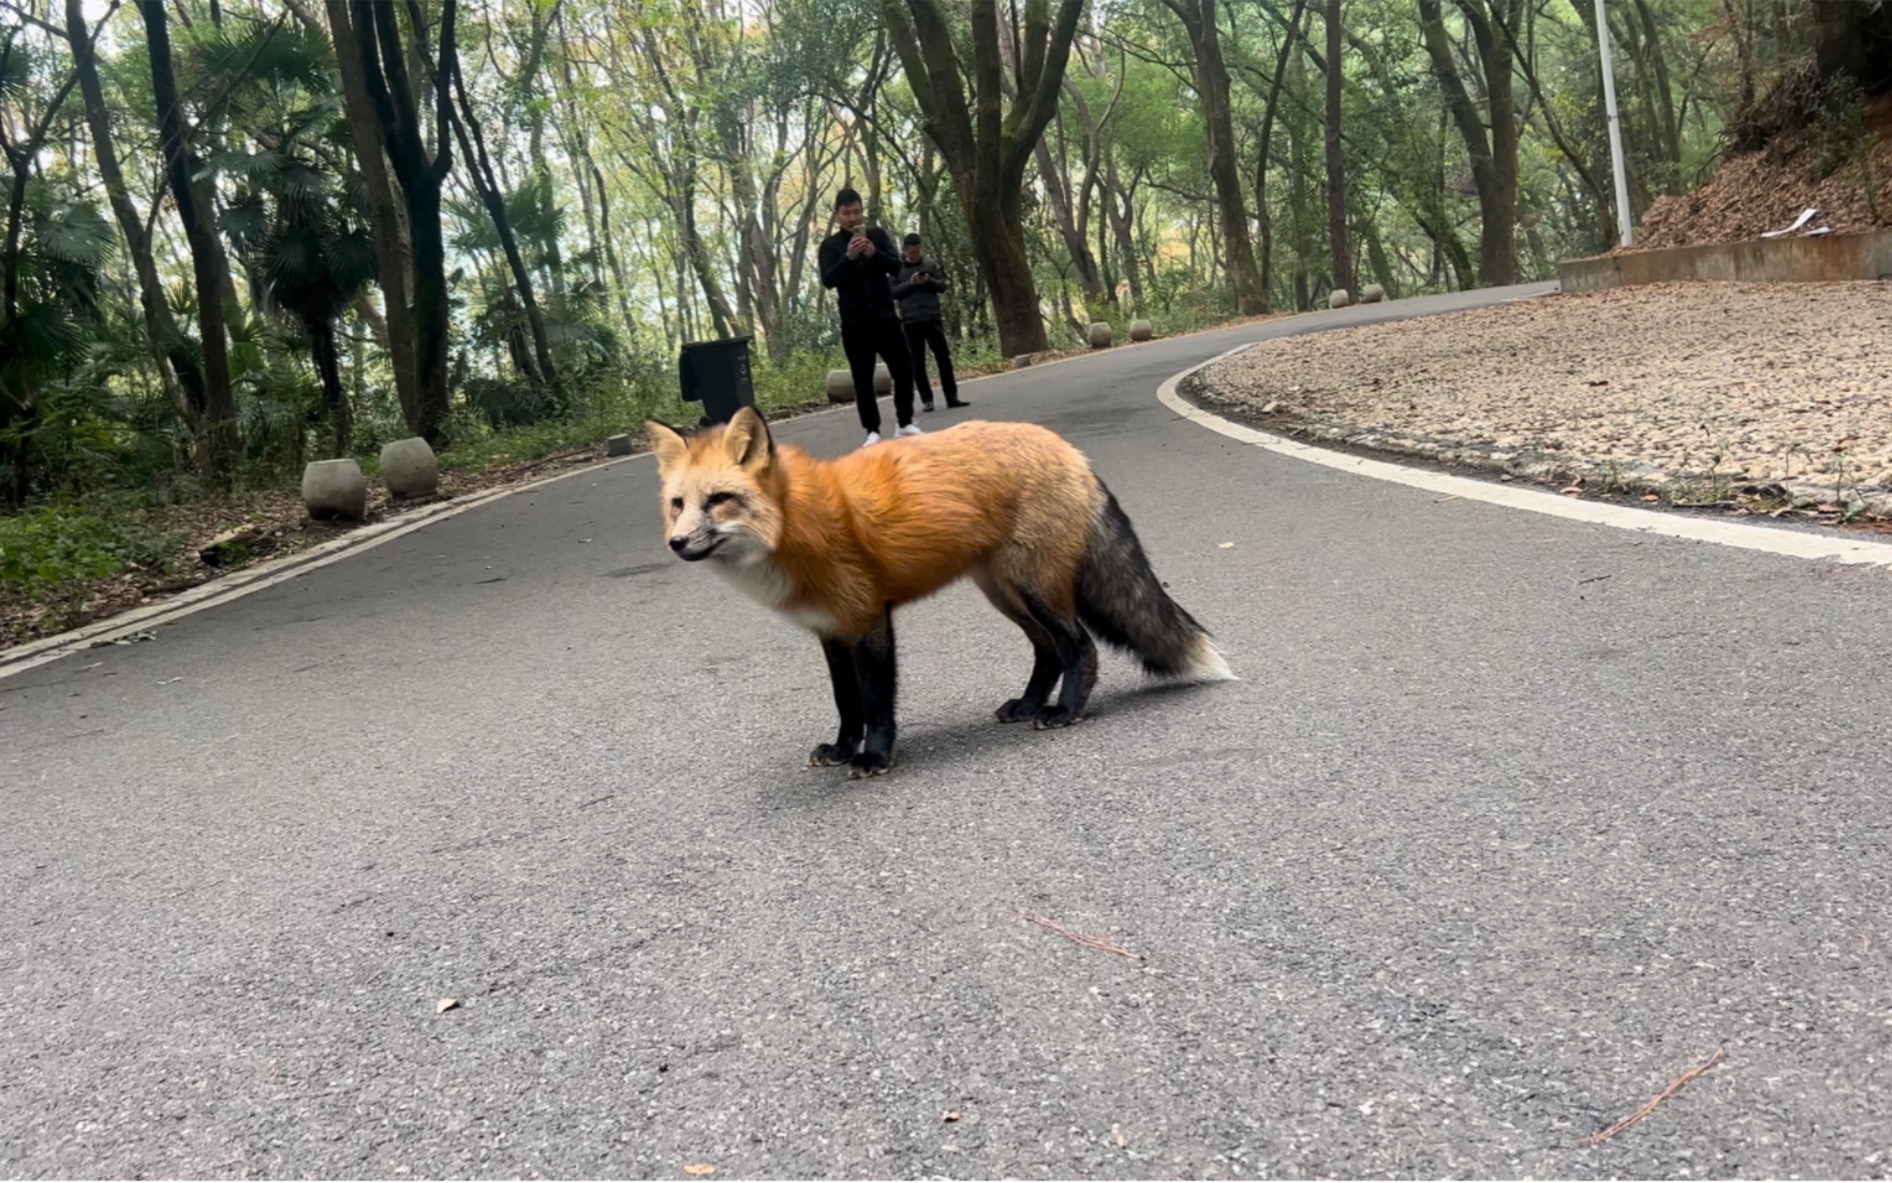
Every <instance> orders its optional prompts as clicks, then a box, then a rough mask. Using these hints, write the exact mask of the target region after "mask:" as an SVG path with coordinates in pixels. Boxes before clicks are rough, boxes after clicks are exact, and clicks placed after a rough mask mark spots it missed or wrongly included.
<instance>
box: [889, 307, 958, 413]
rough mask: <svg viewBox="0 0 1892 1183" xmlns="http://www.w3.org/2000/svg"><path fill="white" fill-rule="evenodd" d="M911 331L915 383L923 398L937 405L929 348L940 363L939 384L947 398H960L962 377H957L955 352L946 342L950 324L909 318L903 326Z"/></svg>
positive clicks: (909, 338) (950, 399)
mask: <svg viewBox="0 0 1892 1183" xmlns="http://www.w3.org/2000/svg"><path fill="white" fill-rule="evenodd" d="M900 327H901V328H902V329H903V330H904V331H905V332H906V335H907V349H908V350H910V351H911V352H912V354H913V386H914V389H916V390H918V391H919V392H920V401H921V402H923V403H925V404H926V405H927V406H929V407H930V406H932V405H933V387H932V386H931V385H930V384H929V383H928V382H927V380H926V351H927V350H928V349H931V350H932V351H933V360H934V361H937V362H938V363H939V388H940V389H941V390H943V391H945V392H946V401H947V402H949V403H950V402H957V401H958V399H959V379H957V378H955V377H953V355H952V351H951V350H950V349H948V348H947V346H946V326H944V325H942V324H941V323H940V322H939V321H936V320H909V321H905V322H903V323H902V324H901V326H900Z"/></svg>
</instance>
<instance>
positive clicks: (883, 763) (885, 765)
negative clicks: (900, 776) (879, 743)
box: [847, 752, 893, 780]
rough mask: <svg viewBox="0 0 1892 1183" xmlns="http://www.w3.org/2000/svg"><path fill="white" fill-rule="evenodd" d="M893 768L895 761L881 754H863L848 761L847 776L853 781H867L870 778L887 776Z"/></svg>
mask: <svg viewBox="0 0 1892 1183" xmlns="http://www.w3.org/2000/svg"><path fill="white" fill-rule="evenodd" d="M892 767H893V761H892V760H889V759H888V758H887V757H885V756H883V755H881V754H880V753H879V752H862V753H861V754H860V755H858V756H856V757H854V758H853V759H852V760H850V761H848V765H847V774H848V777H849V779H851V780H865V779H866V778H867V777H870V776H885V775H886V774H887V770H888V769H890V768H892Z"/></svg>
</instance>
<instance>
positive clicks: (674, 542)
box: [670, 534, 723, 563]
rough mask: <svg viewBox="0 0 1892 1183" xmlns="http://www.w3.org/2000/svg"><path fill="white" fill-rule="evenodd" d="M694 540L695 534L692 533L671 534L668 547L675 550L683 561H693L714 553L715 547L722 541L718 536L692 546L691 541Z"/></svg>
mask: <svg viewBox="0 0 1892 1183" xmlns="http://www.w3.org/2000/svg"><path fill="white" fill-rule="evenodd" d="M695 540H696V536H695V535H693V534H676V535H672V536H671V539H670V549H671V550H673V551H675V552H676V553H677V555H678V557H680V558H682V559H683V560H684V561H686V562H691V563H694V562H696V561H697V560H699V559H707V558H709V557H710V556H711V555H713V554H715V553H716V549H717V548H718V547H719V546H721V545H722V543H723V540H722V539H721V538H720V537H719V538H712V539H710V540H709V542H708V543H706V544H704V545H701V546H695V547H692V546H691V543H693V542H694V541H695Z"/></svg>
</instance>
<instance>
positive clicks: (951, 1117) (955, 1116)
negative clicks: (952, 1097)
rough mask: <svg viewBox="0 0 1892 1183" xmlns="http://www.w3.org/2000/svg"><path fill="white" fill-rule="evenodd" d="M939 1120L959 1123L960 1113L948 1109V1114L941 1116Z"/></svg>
mask: <svg viewBox="0 0 1892 1183" xmlns="http://www.w3.org/2000/svg"><path fill="white" fill-rule="evenodd" d="M939 1119H940V1120H941V1121H958V1120H959V1112H958V1110H956V1109H948V1110H947V1111H946V1112H944V1113H942V1114H940V1115H939Z"/></svg>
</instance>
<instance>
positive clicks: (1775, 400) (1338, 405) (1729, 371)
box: [1195, 282, 1892, 512]
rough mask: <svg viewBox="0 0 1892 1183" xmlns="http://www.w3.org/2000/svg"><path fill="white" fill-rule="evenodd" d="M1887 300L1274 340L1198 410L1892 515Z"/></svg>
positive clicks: (1669, 297) (1538, 469)
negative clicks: (1758, 486)
mask: <svg viewBox="0 0 1892 1183" xmlns="http://www.w3.org/2000/svg"><path fill="white" fill-rule="evenodd" d="M1889 358H1892V284H1886V283H1871V282H1866V283H1821V284H1727V283H1699V284H1663V285H1652V286H1645V287H1633V288H1619V289H1615V290H1612V291H1606V292H1597V293H1590V294H1584V295H1570V296H1565V295H1557V296H1549V297H1544V298H1541V299H1535V300H1525V301H1519V302H1517V303H1513V304H1508V305H1503V306H1500V307H1497V308H1490V309H1483V310H1479V311H1475V312H1462V313H1453V314H1449V315H1445V316H1434V317H1427V318H1424V319H1421V320H1413V321H1405V322H1402V323H1398V324H1387V325H1372V326H1365V327H1361V328H1355V329H1345V330H1340V331H1336V332H1329V333H1321V334H1316V335H1313V336H1307V337H1296V338H1288V339H1284V340H1278V341H1269V342H1265V343H1262V344H1259V345H1256V346H1255V347H1253V348H1251V349H1248V350H1246V351H1244V352H1242V353H1240V354H1238V355H1236V356H1235V357H1233V358H1230V359H1228V360H1227V361H1224V362H1221V363H1218V364H1217V365H1215V366H1213V367H1211V368H1210V369H1208V370H1206V371H1204V372H1203V373H1202V375H1201V381H1200V383H1199V386H1198V388H1197V389H1196V391H1195V394H1196V397H1198V398H1200V399H1201V400H1202V401H1204V402H1205V403H1207V404H1211V405H1214V404H1220V405H1223V406H1225V407H1228V408H1230V409H1233V410H1237V411H1241V412H1246V413H1248V414H1250V415H1255V416H1259V417H1260V418H1261V419H1263V420H1264V421H1266V422H1268V423H1269V424H1270V425H1272V426H1275V427H1277V428H1279V427H1283V426H1288V427H1292V428H1293V429H1294V430H1295V431H1296V433H1297V434H1301V435H1306V436H1312V437H1315V438H1325V439H1329V440H1346V441H1349V442H1353V443H1356V444H1362V445H1366V446H1373V447H1379V448H1384V449H1387V450H1391V451H1403V452H1411V453H1416V454H1423V455H1430V456H1434V457H1437V458H1441V459H1447V460H1454V461H1461V462H1465V461H1469V462H1482V463H1483V464H1484V465H1486V466H1487V467H1502V468H1506V469H1508V470H1511V471H1515V472H1518V473H1519V474H1521V475H1536V476H1556V477H1558V478H1559V479H1563V478H1572V479H1574V478H1577V477H1582V478H1584V479H1585V480H1586V481H1590V480H1598V481H1602V482H1603V483H1606V484H1607V483H1609V482H1611V481H1614V482H1616V483H1617V484H1619V485H1621V486H1622V487H1625V488H1644V489H1651V490H1662V489H1667V490H1668V491H1669V492H1670V493H1671V495H1673V496H1675V497H1676V499H1678V500H1679V499H1680V497H1681V495H1682V493H1681V491H1682V490H1689V491H1690V493H1691V495H1695V496H1705V495H1708V494H1711V493H1712V494H1718V493H1719V492H1720V490H1722V489H1723V488H1724V487H1725V488H1733V487H1735V486H1736V485H1739V484H1741V483H1750V484H1751V483H1756V482H1768V483H1774V484H1778V485H1780V486H1782V487H1783V488H1785V489H1787V490H1788V491H1790V493H1791V494H1792V495H1794V496H1797V497H1800V498H1802V499H1809V498H1810V499H1814V500H1818V501H1824V502H1839V503H1843V504H1848V505H1858V506H1861V507H1864V508H1870V509H1871V510H1873V511H1874V512H1885V511H1886V510H1887V509H1892V362H1889V361H1888V359H1889Z"/></svg>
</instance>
